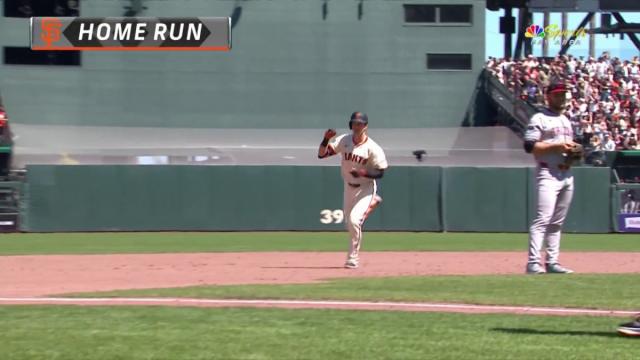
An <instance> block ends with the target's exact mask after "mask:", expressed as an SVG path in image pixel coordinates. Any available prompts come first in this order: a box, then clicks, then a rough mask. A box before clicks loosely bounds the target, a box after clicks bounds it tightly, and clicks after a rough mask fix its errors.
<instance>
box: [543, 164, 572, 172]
mask: <svg viewBox="0 0 640 360" xmlns="http://www.w3.org/2000/svg"><path fill="white" fill-rule="evenodd" d="M540 167H541V168H543V169H544V168H546V169H550V168H551V167H550V166H549V164H547V163H546V162H541V163H540ZM555 167H556V168H558V170H562V171H567V170H569V169H571V166H570V165H566V164H558V165H556V166H555Z"/></svg>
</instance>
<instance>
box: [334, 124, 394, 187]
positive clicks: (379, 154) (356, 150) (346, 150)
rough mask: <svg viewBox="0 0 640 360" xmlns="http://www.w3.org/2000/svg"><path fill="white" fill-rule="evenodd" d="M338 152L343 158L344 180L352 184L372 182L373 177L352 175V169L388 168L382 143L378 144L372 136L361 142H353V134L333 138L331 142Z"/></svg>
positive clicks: (342, 170) (342, 171)
mask: <svg viewBox="0 0 640 360" xmlns="http://www.w3.org/2000/svg"><path fill="white" fill-rule="evenodd" d="M330 145H331V147H332V148H333V150H334V151H335V152H336V154H339V155H340V157H341V158H342V161H341V173H342V178H343V179H344V181H346V182H348V183H352V184H364V183H369V182H372V181H373V179H369V178H364V177H359V178H355V177H353V175H351V173H350V172H351V170H352V169H368V170H373V169H379V170H384V169H386V168H387V167H388V166H389V164H387V158H386V156H385V155H384V151H383V150H382V148H381V147H380V145H378V144H376V143H375V141H373V140H372V139H371V138H370V137H368V136H367V139H366V140H365V141H364V142H363V143H361V144H354V143H353V136H352V135H351V134H344V135H341V136H338V137H336V138H334V139H333V141H331V143H330Z"/></svg>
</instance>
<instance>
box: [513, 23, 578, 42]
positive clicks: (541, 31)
mask: <svg viewBox="0 0 640 360" xmlns="http://www.w3.org/2000/svg"><path fill="white" fill-rule="evenodd" d="M574 35H575V39H574V40H569V39H570V38H571V37H573V36H574ZM524 36H525V37H526V38H529V39H531V45H538V44H542V42H544V41H546V42H547V43H548V44H553V45H565V44H567V43H569V45H579V44H580V43H581V40H584V38H585V37H586V36H587V30H585V28H580V29H578V30H562V29H560V27H559V26H558V25H556V24H551V25H549V26H547V27H546V28H543V27H542V26H539V25H535V24H533V25H530V26H529V27H528V28H527V31H526V32H525V33H524ZM563 37H564V38H565V40H564V41H562V38H563Z"/></svg>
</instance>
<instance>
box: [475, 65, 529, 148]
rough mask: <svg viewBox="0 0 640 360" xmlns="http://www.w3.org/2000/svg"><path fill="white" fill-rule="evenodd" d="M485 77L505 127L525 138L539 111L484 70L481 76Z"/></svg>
mask: <svg viewBox="0 0 640 360" xmlns="http://www.w3.org/2000/svg"><path fill="white" fill-rule="evenodd" d="M480 76H482V77H483V83H484V89H485V91H486V93H487V94H488V95H489V97H490V98H491V100H492V101H493V102H494V103H495V104H496V106H497V107H498V109H499V111H500V110H501V111H500V112H501V113H502V114H501V115H502V116H501V121H502V122H504V124H503V125H505V126H508V127H509V128H510V129H511V130H513V131H514V132H515V133H517V134H518V135H519V136H521V137H523V136H524V132H525V130H526V128H527V124H528V123H529V119H530V118H531V116H533V115H534V114H535V113H536V112H538V109H536V108H535V107H534V106H533V105H531V104H529V103H527V102H526V101H523V100H521V99H519V98H518V97H517V96H516V95H515V94H514V93H513V92H512V91H511V90H509V89H508V88H507V87H506V86H504V85H503V84H502V83H501V82H500V81H499V80H498V79H496V78H495V77H494V76H492V75H491V73H489V71H487V70H483V71H482V74H481V75H480Z"/></svg>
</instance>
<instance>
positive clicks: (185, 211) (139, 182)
mask: <svg viewBox="0 0 640 360" xmlns="http://www.w3.org/2000/svg"><path fill="white" fill-rule="evenodd" d="M27 174H28V175H27V182H26V184H25V190H24V196H23V198H22V202H23V204H22V213H21V230H23V231H33V232H46V231H143V230H185V231H186V230H342V229H343V227H344V223H343V215H342V211H341V208H342V192H343V188H342V181H341V179H340V174H339V168H338V167H331V166H329V167H304V166H129V165H117V166H104V165H98V166H90V165H89V166H78V165H68V166H64V165H62V166H60V165H57V166H53V165H35V166H29V167H28V170H27ZM575 176H576V179H575V182H576V192H575V197H574V201H573V203H572V207H571V210H570V212H569V216H568V219H567V222H566V231H570V232H590V233H602V232H609V231H611V230H612V226H613V225H612V219H613V217H612V205H611V196H612V191H611V186H610V181H609V176H610V174H609V169H608V168H576V169H575ZM379 187H380V190H379V192H380V194H381V195H382V196H383V198H384V202H383V204H382V206H381V207H380V208H378V209H377V210H376V211H375V212H374V213H373V215H372V216H371V217H370V218H369V220H368V221H367V223H366V228H367V230H397V231H402V230H407V231H488V232H523V231H527V226H528V223H529V222H530V220H531V218H532V217H533V215H534V210H535V209H534V207H535V191H534V183H533V169H531V168H473V167H396V168H392V169H390V170H389V171H388V172H387V173H386V174H385V177H384V178H383V179H382V180H381V181H380V182H379Z"/></svg>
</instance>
